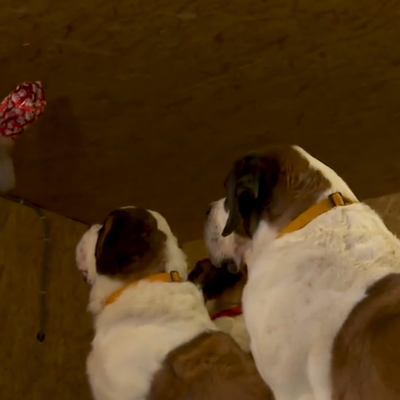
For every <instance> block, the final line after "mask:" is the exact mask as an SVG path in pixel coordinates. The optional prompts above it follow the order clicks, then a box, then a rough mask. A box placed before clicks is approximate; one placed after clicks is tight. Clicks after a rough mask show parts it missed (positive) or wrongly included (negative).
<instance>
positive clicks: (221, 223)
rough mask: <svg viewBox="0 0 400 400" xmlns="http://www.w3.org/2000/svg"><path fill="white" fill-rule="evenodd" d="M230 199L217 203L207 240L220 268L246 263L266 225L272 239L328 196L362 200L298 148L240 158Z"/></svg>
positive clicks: (209, 220)
mask: <svg viewBox="0 0 400 400" xmlns="http://www.w3.org/2000/svg"><path fill="white" fill-rule="evenodd" d="M225 189H226V197H225V198H223V199H220V200H218V201H216V202H214V203H212V204H211V206H210V209H209V212H208V215H207V220H206V224H205V232H204V236H205V242H206V247H207V249H208V252H209V254H210V257H211V261H212V262H213V264H214V265H216V266H217V267H220V266H224V265H230V266H231V269H232V265H235V267H236V269H240V268H241V267H243V265H244V258H245V254H246V252H247V251H248V250H249V249H250V248H251V243H252V239H253V237H254V235H255V234H256V232H257V230H258V228H259V227H260V225H261V223H263V224H264V226H265V227H266V228H267V231H268V232H267V233H268V235H267V237H268V238H269V240H273V239H275V238H276V236H277V234H278V233H279V232H280V230H282V229H283V228H284V227H285V226H286V225H287V224H289V223H290V222H291V221H293V220H294V219H295V218H297V217H298V216H299V215H300V214H301V213H303V212H304V211H305V210H307V209H308V208H309V207H311V206H312V205H314V204H315V203H317V202H318V201H319V200H321V199H322V198H323V197H326V196H328V195H329V194H331V193H333V192H336V191H340V192H341V193H342V194H343V195H344V196H346V197H348V198H349V199H353V200H356V197H355V195H354V194H353V193H352V191H351V190H350V188H349V187H348V186H347V184H346V183H345V182H344V181H343V180H342V179H341V178H340V177H339V176H338V175H337V174H336V173H335V172H334V171H333V170H332V169H331V168H329V167H328V166H326V165H324V164H323V163H321V162H320V161H318V160H317V159H315V158H314V157H312V156H311V155H310V154H308V153H307V152H306V151H304V150H303V149H302V148H300V147H298V146H273V147H270V148H269V149H267V150H266V151H264V152H262V153H258V154H250V155H247V156H245V157H242V158H240V159H239V160H237V161H236V162H235V163H234V164H233V167H232V168H231V170H230V172H229V174H228V177H227V178H226V181H225Z"/></svg>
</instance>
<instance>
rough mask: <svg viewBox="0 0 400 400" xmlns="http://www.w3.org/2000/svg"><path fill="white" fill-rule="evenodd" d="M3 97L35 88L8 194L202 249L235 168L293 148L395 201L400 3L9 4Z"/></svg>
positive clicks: (174, 0)
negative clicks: (130, 219) (112, 218)
mask: <svg viewBox="0 0 400 400" xmlns="http://www.w3.org/2000/svg"><path fill="white" fill-rule="evenodd" d="M9 4H10V5H9V6H7V7H3V8H2V12H1V15H0V23H1V25H0V26H1V36H0V38H1V39H0V64H1V79H0V96H2V95H4V96H5V95H6V94H7V93H8V92H9V91H10V90H11V89H13V87H14V86H15V85H17V84H18V83H20V82H21V81H25V80H33V79H34V80H41V81H42V82H43V84H44V86H45V90H46V93H47V99H48V107H47V109H46V111H45V114H44V115H43V117H42V119H41V120H40V122H38V123H37V125H36V126H34V127H33V128H32V129H31V130H29V131H28V132H26V134H25V136H24V137H23V138H21V140H20V142H19V143H18V146H17V148H16V151H15V160H16V169H17V177H18V187H17V189H16V190H15V194H16V195H18V196H21V197H22V198H25V199H28V200H31V201H33V202H36V203H38V204H40V205H42V206H44V207H45V208H46V209H48V210H52V211H56V212H58V213H60V214H62V215H65V216H68V217H73V218H77V219H79V220H82V221H86V222H94V221H101V220H102V219H103V218H104V216H105V214H106V213H108V212H109V211H110V210H111V209H113V208H115V207H118V206H121V205H127V204H136V205H142V206H145V207H151V208H153V209H156V210H159V211H161V212H162V213H164V214H165V215H166V216H167V218H168V219H169V220H170V221H171V222H172V225H173V228H174V230H175V231H176V232H177V233H178V235H179V236H180V238H181V239H182V240H190V239H194V238H196V237H198V232H199V231H200V230H201V224H202V219H203V211H204V209H205V207H206V204H207V203H208V202H209V201H210V200H212V199H215V198H216V197H218V196H220V195H221V193H222V187H221V182H222V179H223V177H224V174H225V172H226V170H227V168H228V166H229V164H230V162H231V161H232V160H233V159H234V158H235V157H237V156H238V155H240V154H242V153H243V152H245V151H247V150H250V149H254V148H258V147H259V146H262V145H265V144H268V143H271V142H292V143H297V144H300V145H302V146H304V147H306V149H308V150H310V151H311V152H312V153H314V154H315V155H316V156H318V157H320V158H322V159H323V160H324V161H326V162H328V163H330V164H331V165H332V166H333V167H334V168H335V169H336V170H338V171H339V172H340V173H341V174H342V175H343V176H344V177H345V178H346V180H347V181H348V182H349V183H350V184H351V186H352V187H353V188H354V190H355V192H356V193H357V194H358V195H359V196H360V197H361V198H369V197H375V196H381V195H384V194H388V193H393V192H397V191H398V190H400V160H399V149H400V68H399V65H400V46H398V43H399V39H400V33H399V28H398V27H399V23H400V3H399V2H396V1H390V0H389V1H381V2H379V1H378V2H377V1H375V0H359V1H357V2H350V1H349V0H325V1H317V0H302V1H298V0H287V1H282V0H263V1H261V0H248V1H245V2H243V1H239V0H232V1H229V2H226V1H222V0H217V1H215V0H202V1H201V2H194V1H187V0H152V1H142V0H134V1H131V0H129V1H128V0H121V1H118V2H113V1H111V2H105V1H103V0H87V1H85V2H84V3H82V2H79V1H62V0H61V1H58V2H49V1H48V0H37V1H35V2H30V3H29V5H28V3H27V4H26V5H24V4H25V3H21V4H19V3H18V4H17V3H15V4H14V3H9Z"/></svg>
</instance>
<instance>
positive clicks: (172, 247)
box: [76, 207, 273, 400]
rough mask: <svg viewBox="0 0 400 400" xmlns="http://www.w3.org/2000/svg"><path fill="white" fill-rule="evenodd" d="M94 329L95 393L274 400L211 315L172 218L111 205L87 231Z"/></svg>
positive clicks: (91, 367)
mask: <svg viewBox="0 0 400 400" xmlns="http://www.w3.org/2000/svg"><path fill="white" fill-rule="evenodd" d="M76 257H77V264H78V268H79V269H80V270H81V271H82V273H83V275H84V277H85V279H86V280H87V281H88V282H89V283H90V284H91V292H90V300H89V310H90V311H91V312H92V314H93V315H94V319H95V337H94V340H93V342H92V350H91V353H90V355H89V357H88V360H87V372H88V376H89V383H90V386H91V389H92V393H93V396H94V398H95V399H96V400H145V399H146V400H214V399H215V400H220V399H230V400H231V399H232V400H272V399H273V397H272V394H271V392H270V390H269V388H268V386H267V385H266V384H265V383H264V381H263V379H262V378H261V376H260V375H259V373H258V372H257V369H256V367H255V364H254V361H253V359H252V358H251V357H250V355H248V354H246V353H245V352H244V351H243V350H241V349H240V347H239V346H238V345H237V344H236V343H235V342H234V340H233V339H232V338H231V337H230V336H229V335H227V334H225V333H223V332H220V331H218V330H217V328H216V326H215V325H214V323H213V322H212V321H211V320H210V317H209V315H208V313H207V309H206V308H205V305H204V299H203V297H202V294H201V292H200V291H199V290H198V288H197V287H196V286H195V285H194V284H193V283H191V282H187V281H185V280H186V275H187V265H186V257H185V255H184V253H183V252H182V250H181V249H180V248H179V246H178V244H177V240H176V238H175V236H174V235H173V234H172V232H171V229H170V227H169V225H168V223H167V222H166V220H165V219H164V218H163V217H162V216H161V215H160V214H158V213H156V212H154V211H150V210H145V209H141V208H134V207H130V208H124V209H120V210H116V211H114V212H112V213H111V214H110V215H109V216H108V217H107V219H106V220H105V222H104V224H103V225H102V226H101V225H94V226H92V227H91V228H90V229H89V230H88V231H87V232H86V233H85V234H84V235H83V237H82V239H81V240H80V242H79V244H78V246H77V251H76Z"/></svg>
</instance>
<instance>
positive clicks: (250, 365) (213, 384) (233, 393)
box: [146, 332, 274, 400]
mask: <svg viewBox="0 0 400 400" xmlns="http://www.w3.org/2000/svg"><path fill="white" fill-rule="evenodd" d="M223 399H229V400H256V399H257V400H261V399H264V400H273V399H274V396H273V394H272V392H271V390H270V389H269V387H268V386H267V385H266V384H265V383H264V381H263V380H262V378H261V377H260V374H259V373H258V371H257V369H256V367H255V364H254V361H253V359H252V357H251V355H250V354H247V353H245V352H244V351H243V350H242V349H241V348H240V347H239V346H238V345H237V344H236V343H235V341H234V340H233V339H232V338H231V337H230V336H229V335H227V334H225V333H223V332H212V333H211V332H207V333H203V334H202V335H199V336H197V337H196V338H195V339H193V340H191V341H190V342H189V343H186V344H184V345H183V346H180V347H178V348H177V349H175V350H174V351H172V352H171V353H170V354H169V355H168V356H167V358H166V359H165V361H164V363H163V366H162V368H161V370H160V371H159V372H158V373H157V374H156V375H155V377H154V380H153V383H152V387H151V390H150V393H149V396H148V397H147V399H146V400H223Z"/></svg>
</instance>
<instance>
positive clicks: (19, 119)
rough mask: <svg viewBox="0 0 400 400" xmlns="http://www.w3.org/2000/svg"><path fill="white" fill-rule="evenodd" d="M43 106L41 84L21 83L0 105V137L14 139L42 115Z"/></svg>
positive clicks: (44, 102) (43, 99) (43, 98)
mask: <svg viewBox="0 0 400 400" xmlns="http://www.w3.org/2000/svg"><path fill="white" fill-rule="evenodd" d="M45 106H46V100H45V97H44V91H43V86H42V84H41V83H40V82H25V83H22V84H21V85H19V86H18V87H17V88H16V89H15V90H14V91H13V92H11V93H10V94H9V95H8V96H7V97H6V98H5V99H4V100H3V101H2V102H1V103H0V136H3V137H7V138H10V139H16V138H17V137H18V136H19V135H20V134H21V133H22V132H23V131H24V130H25V129H26V128H27V127H28V126H30V125H31V124H32V123H33V122H35V121H36V120H37V119H38V118H39V117H40V116H41V115H42V113H43V111H44V108H45Z"/></svg>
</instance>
